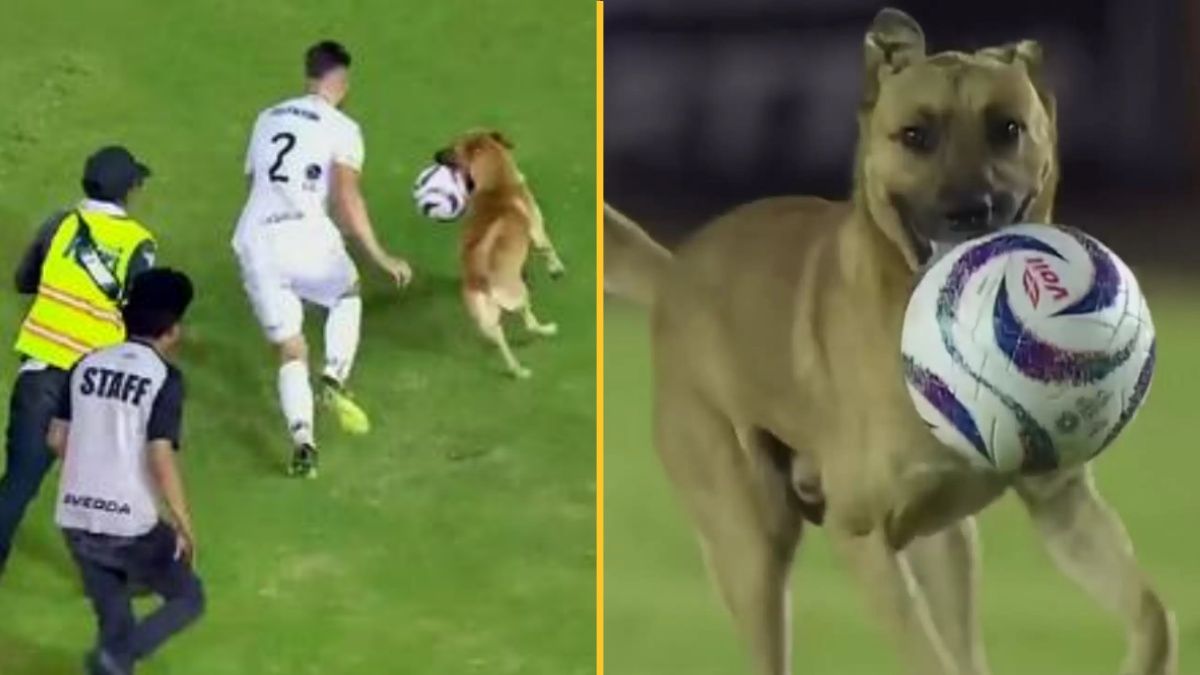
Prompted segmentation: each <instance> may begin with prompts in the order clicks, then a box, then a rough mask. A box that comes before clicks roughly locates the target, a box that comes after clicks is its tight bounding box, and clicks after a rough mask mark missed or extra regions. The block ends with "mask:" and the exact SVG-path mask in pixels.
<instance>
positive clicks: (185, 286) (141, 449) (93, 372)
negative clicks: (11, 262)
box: [47, 269, 204, 675]
mask: <svg viewBox="0 0 1200 675" xmlns="http://www.w3.org/2000/svg"><path fill="white" fill-rule="evenodd" d="M191 302H192V284H191V282H190V281H189V280H188V278H187V277H186V276H184V275H183V274H181V273H179V272H176V271H174V270H169V269H155V270H150V271H147V272H145V273H143V274H141V275H140V276H139V277H138V278H137V279H135V280H134V282H133V286H132V289H131V290H130V293H129V302H128V303H127V304H126V305H125V307H124V308H123V309H122V314H123V316H124V319H125V326H126V328H128V331H129V340H128V341H126V342H124V343H121V344H118V345H115V346H112V347H107V348H105V349H100V350H98V351H95V352H92V353H91V354H89V355H87V356H85V357H83V358H82V359H80V360H79V362H78V363H76V364H75V367H74V368H73V369H72V370H71V373H70V375H69V376H68V377H67V387H66V389H65V390H64V394H63V396H62V397H61V399H60V400H61V403H60V405H59V407H58V410H57V411H56V412H55V415H54V420H53V422H52V423H51V425H50V431H49V434H48V438H47V443H48V444H49V445H50V447H51V448H53V449H54V451H55V452H56V453H59V454H60V455H65V457H64V460H63V469H62V477H61V479H60V482H59V489H58V508H57V510H56V511H55V521H56V522H57V523H58V525H59V527H61V528H62V529H63V533H64V534H65V535H66V538H67V545H68V547H69V548H70V549H71V554H72V555H73V556H74V558H75V562H76V563H77V564H78V565H79V569H80V572H81V573H82V576H83V587H84V590H85V591H86V592H87V594H88V597H89V598H91V600H92V606H93V607H94V608H95V611H96V617H97V619H98V623H99V639H98V640H97V642H98V644H97V645H96V648H95V650H94V651H92V652H91V653H90V654H89V655H88V659H87V667H88V672H89V673H93V674H94V673H100V674H102V675H126V674H127V673H132V672H133V668H134V664H135V663H136V662H137V661H140V660H142V659H144V658H146V657H147V656H149V655H150V654H152V653H153V652H154V651H156V650H157V649H158V648H159V647H160V646H161V645H162V644H163V643H164V642H165V641H166V640H167V639H168V638H170V637H171V636H172V635H174V634H175V633H177V632H179V631H181V630H183V629H184V628H185V627H187V626H188V625H189V624H191V623H192V622H193V621H195V620H196V619H197V618H199V616H200V613H201V612H202V611H203V608H204V594H203V591H202V590H201V586H200V580H199V579H198V578H196V574H195V573H194V572H193V571H192V564H191V563H192V560H193V558H194V556H195V550H196V549H195V543H194V542H195V537H194V535H193V534H192V521H191V516H190V515H189V513H188V505H187V499H186V497H185V496H184V492H183V481H182V479H181V477H180V474H179V468H178V467H177V466H176V464H175V452H176V451H177V450H178V449H179V431H180V424H181V419H182V416H183V376H182V375H180V373H179V371H178V370H177V369H176V368H175V367H174V366H173V365H171V364H170V363H169V362H168V361H167V360H166V357H167V355H169V354H170V353H171V352H173V351H174V349H175V348H176V346H177V345H178V344H179V339H180V335H181V329H180V325H179V322H180V320H181V319H182V318H183V315H184V313H185V312H186V311H187V307H188V305H190V304H191ZM160 497H161V499H162V502H163V503H164V505H165V506H166V511H167V513H168V515H169V517H170V522H169V523H168V522H167V521H164V520H162V519H161V518H160V517H159V515H158V502H159V498H160ZM132 584H137V585H139V586H145V587H148V588H149V589H150V590H152V591H154V592H155V593H157V594H158V595H161V596H162V597H163V604H162V605H160V606H159V608H158V609H157V610H155V611H154V612H152V613H151V614H149V615H148V616H146V617H145V618H143V619H142V620H141V621H138V620H137V619H136V618H135V616H134V613H133V607H132V605H131V602H132V598H131V585H132Z"/></svg>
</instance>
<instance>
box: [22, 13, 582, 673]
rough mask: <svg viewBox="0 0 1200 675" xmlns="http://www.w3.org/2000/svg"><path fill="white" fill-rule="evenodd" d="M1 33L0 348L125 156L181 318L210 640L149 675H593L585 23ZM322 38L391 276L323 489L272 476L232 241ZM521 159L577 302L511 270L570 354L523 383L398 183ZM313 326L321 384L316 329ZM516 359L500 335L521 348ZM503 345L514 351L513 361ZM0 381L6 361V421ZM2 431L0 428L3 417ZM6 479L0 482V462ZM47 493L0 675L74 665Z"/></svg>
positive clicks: (261, 377)
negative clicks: (266, 111) (482, 334)
mask: <svg viewBox="0 0 1200 675" xmlns="http://www.w3.org/2000/svg"><path fill="white" fill-rule="evenodd" d="M2 8H3V11H2V12H0V44H4V45H5V55H4V57H3V59H0V88H2V89H3V90H4V91H5V92H6V96H5V102H4V104H3V105H0V281H2V282H3V287H0V337H2V338H3V341H4V342H5V343H6V344H7V342H8V340H9V339H11V338H12V337H14V336H15V332H16V327H17V322H18V320H19V317H20V314H21V312H22V311H23V308H24V306H25V303H24V301H23V300H22V299H20V298H17V297H16V296H15V295H14V294H13V293H12V291H11V288H10V285H9V284H10V283H11V282H10V281H9V279H10V278H11V274H12V271H13V269H14V265H15V263H16V259H17V256H18V255H19V254H20V252H21V251H22V250H23V248H24V246H25V245H26V243H27V242H28V240H29V238H30V237H31V236H32V234H33V231H34V228H35V227H36V225H37V224H38V223H39V222H40V221H41V220H42V219H43V218H44V217H45V216H46V215H47V214H48V213H49V212H51V211H52V210H54V209H56V208H59V207H61V206H63V205H69V204H71V203H72V202H73V201H74V200H76V199H77V198H78V197H79V187H78V179H79V172H80V170H81V167H82V163H83V158H84V157H85V156H86V155H87V154H88V153H90V152H91V151H92V150H94V149H95V148H96V147H99V146H100V145H102V144H105V143H108V142H113V141H120V142H123V143H126V144H128V145H129V147H130V148H132V149H133V150H134V151H135V152H136V153H137V154H139V156H141V157H143V158H144V159H145V161H146V162H147V163H149V164H150V165H151V167H152V168H153V169H154V172H155V175H154V177H153V178H152V179H151V181H150V184H149V185H148V187H147V189H146V191H145V193H144V194H143V195H142V200H141V201H140V202H139V203H137V204H136V206H135V208H134V212H135V214H136V215H138V216H140V217H141V218H142V219H143V220H144V221H145V222H146V223H148V224H150V225H151V226H152V227H153V229H155V230H156V231H157V232H158V233H159V235H160V243H161V261H162V262H163V263H165V264H169V265H172V266H178V267H181V268H183V269H185V270H187V271H188V272H189V273H191V274H192V275H193V276H194V277H195V278H196V281H197V283H198V293H199V294H198V298H197V302H196V304H195V305H194V307H193V310H192V313H191V316H190V319H189V321H188V328H187V332H188V344H187V345H186V347H185V351H184V354H183V358H182V367H183V369H184V371H185V374H186V377H187V382H188V389H189V399H188V408H187V410H186V422H185V427H186V429H185V446H186V447H185V450H184V452H183V454H182V456H181V457H182V461H183V462H184V465H185V473H186V481H187V484H188V488H189V493H190V498H191V503H192V508H193V511H194V517H195V520H196V526H197V532H198V536H199V568H200V571H201V574H202V576H203V577H204V579H205V581H206V583H207V587H208V595H209V607H208V614H207V616H205V617H204V619H203V620H202V621H201V622H200V623H199V624H198V625H197V626H196V627H195V628H194V629H193V630H191V631H189V632H187V633H185V634H184V635H183V636H181V637H180V638H179V639H178V640H177V641H175V642H172V643H171V644H169V645H168V646H167V648H166V650H165V652H164V653H163V654H162V655H161V657H160V658H157V659H155V660H154V661H152V662H151V663H150V664H149V665H148V666H147V667H146V668H144V669H142V670H140V671H139V672H146V673H149V674H151V675H153V674H154V673H171V674H172V675H188V674H195V675H226V674H229V675H232V674H242V673H246V674H251V673H252V674H254V675H262V674H269V673H287V674H289V675H291V674H303V673H313V674H316V673H321V674H327V673H328V674H337V675H342V674H350V675H355V674H358V673H364V674H371V675H375V674H378V673H396V672H405V673H446V674H461V675H468V674H472V673H489V674H494V673H523V674H524V673H535V674H540V673H544V674H546V675H550V674H553V675H563V674H564V673H566V674H578V673H589V672H594V625H595V624H594V622H595V600H594V598H595V593H594V585H593V579H594V574H593V570H594V565H595V536H594V531H595V530H594V525H595V521H594V512H595V508H594V505H595V498H596V495H595V482H594V467H595V458H594V455H593V448H594V430H595V412H594V411H595V344H596V342H595V339H596V334H595V312H594V307H595V304H594V297H595V295H594V293H595V291H594V288H595V285H594V283H595V265H594V259H595V251H594V241H595V239H594V229H593V227H594V222H595V216H594V214H595V198H596V197H595V184H596V181H595V159H596V157H595V147H596V146H595V133H594V132H595V72H596V71H595V49H594V44H595V43H594V36H595V23H594V22H595V14H594V10H593V8H592V7H591V6H589V5H586V4H583V3H565V2H559V1H555V0H540V1H539V2H522V3H511V2H502V1H500V0H453V1H451V0H441V1H440V2H434V3H428V2H427V3H419V4H413V3H396V2H390V1H386V0H350V1H347V2H318V1H316V0H260V1H258V2H253V3H244V2H233V1H231V0H199V1H198V2H188V3H182V2H165V3H164V2H150V1H148V0H146V1H140V0H113V1H111V2H104V3H92V2H82V1H74V2H4V3H2ZM330 36H332V37H336V38H337V39H340V40H342V41H344V42H345V43H346V44H347V45H348V46H349V48H350V50H351V52H352V53H353V56H354V59H355V64H354V74H353V85H352V93H351V95H350V99H349V102H348V106H347V107H348V111H349V112H350V113H351V114H352V115H353V116H355V117H356V118H357V119H358V120H359V122H360V123H361V124H362V126H363V129H364V131H365V134H366V139H367V162H366V170H365V174H364V183H365V192H366V194H367V197H368V200H369V202H370V204H371V207H372V215H373V217H374V222H375V225H376V229H377V231H378V233H379V235H380V237H381V239H382V240H383V241H384V242H385V243H386V244H387V245H388V247H389V248H391V249H393V250H394V251H396V252H398V253H400V254H402V255H404V256H405V257H407V258H408V259H409V260H410V261H411V262H412V264H413V266H414V268H415V270H416V281H415V282H414V284H413V286H412V287H411V288H410V289H408V290H407V291H405V292H403V293H398V292H396V291H395V290H394V289H392V288H390V287H389V286H388V284H387V283H386V282H385V281H384V279H383V278H382V275H380V274H379V273H377V272H376V271H375V270H374V269H372V268H371V267H369V266H368V265H361V271H362V273H363V279H364V284H365V296H366V316H365V320H364V321H365V325H364V342H363V346H362V350H361V356H360V361H359V363H358V366H357V369H356V374H355V376H354V377H353V378H352V381H351V386H352V387H353V388H354V389H355V391H356V392H357V393H358V395H359V397H360V399H361V401H362V402H363V403H364V405H365V407H366V408H367V409H368V411H369V412H370V413H371V414H372V417H373V422H374V425H375V428H374V430H373V431H372V433H371V434H370V435H369V436H367V437H365V438H361V439H360V438H348V437H345V436H342V435H341V434H339V433H338V431H337V430H336V429H335V427H334V425H333V424H331V420H330V419H328V418H322V419H320V420H319V422H318V425H319V426H320V427H321V429H320V431H319V435H320V438H321V440H322V441H323V446H322V447H323V450H324V453H323V466H322V472H321V477H320V478H319V479H318V480H317V481H315V482H300V481H294V480H290V479H287V478H286V477H285V476H284V475H283V468H284V461H285V458H286V457H287V452H288V448H287V442H286V434H285V433H284V431H283V424H282V422H281V420H280V417H279V412H278V410H277V404H276V400H275V377H276V366H275V361H274V356H273V355H272V353H271V352H270V350H269V349H268V347H267V345H266V344H265V342H264V341H263V339H262V337H261V332H260V330H259V328H258V326H257V325H256V324H255V322H254V320H253V318H252V315H251V313H250V309H249V306H248V304H247V302H246V300H245V299H244V297H243V294H242V289H241V284H240V281H239V279H238V273H237V269H236V265H235V263H234V260H233V256H232V252H231V251H230V248H229V245H228V240H229V236H230V234H231V232H232V226H233V223H234V219H235V218H236V217H237V214H238V212H239V210H240V208H241V205H242V200H243V198H244V196H245V181H244V178H243V177H242V176H241V166H242V159H243V156H244V151H245V142H246V138H247V135H248V133H249V127H250V125H251V123H252V122H253V119H254V115H255V114H256V113H257V112H258V111H259V110H260V109H261V108H263V107H264V106H266V105H268V104H270V103H272V102H274V101H276V100H279V99H282V98H283V97H285V96H288V95H292V94H293V93H294V92H295V91H296V90H297V89H298V87H300V86H301V85H302V71H301V54H302V52H303V50H304V49H305V48H306V47H307V46H308V45H309V44H311V43H312V42H314V41H316V40H318V39H321V38H325V37H330ZM475 125H494V126H496V127H499V128H501V129H503V130H504V131H505V132H506V133H508V134H509V135H510V136H511V137H512V138H513V139H514V140H515V141H516V144H517V156H518V159H519V161H520V163H521V166H522V168H523V170H524V172H525V173H526V175H527V176H528V177H529V179H530V181H531V183H532V185H533V187H534V190H535V192H536V194H537V195H538V197H539V199H540V202H541V205H542V208H543V209H544V211H545V213H546V216H547V220H548V226H549V228H550V232H551V235H552V236H553V237H554V238H555V240H556V243H557V244H558V246H559V250H560V252H561V253H562V255H563V257H564V259H565V261H566V263H567V266H568V275H567V277H566V278H565V279H564V280H562V281H560V282H557V283H552V282H550V281H548V280H547V277H546V275H545V273H544V272H543V271H542V269H541V268H540V267H537V268H536V269H531V275H532V283H533V285H534V287H535V291H534V292H535V295H534V298H535V302H536V303H537V305H538V307H539V310H540V311H539V315H540V316H543V317H545V318H546V319H547V320H555V321H557V322H558V323H559V325H560V328H561V331H562V332H561V334H560V336H559V337H558V338H557V339H555V340H553V341H547V342H536V341H528V340H525V339H524V338H521V339H520V340H519V342H520V343H521V346H520V347H518V350H519V354H520V356H521V357H522V358H523V359H524V360H525V361H526V363H527V365H529V366H530V367H531V368H532V369H533V370H534V379H533V380H532V381H530V382H527V383H515V382H513V381H511V380H509V379H507V378H506V377H505V376H504V375H503V373H502V370H501V368H500V365H499V359H498V358H497V357H496V354H495V352H494V349H492V348H491V347H490V346H488V345H486V344H484V343H483V342H482V341H481V340H480V339H478V338H477V337H476V331H475V328H474V327H473V325H472V324H471V322H470V321H469V320H468V319H467V318H466V316H465V314H464V312H463V310H462V308H461V304H460V300H459V297H458V290H457V283H458V282H457V276H458V271H457V250H456V247H457V236H458V229H457V228H456V227H453V226H444V225H435V224H433V223H431V222H428V221H424V220H422V219H420V218H419V217H418V216H417V215H416V212H415V210H414V209H413V206H412V204H411V200H410V197H409V190H410V186H411V183H412V180H413V178H414V177H415V175H416V173H417V171H418V169H419V168H420V167H422V166H423V165H424V164H425V163H426V162H427V161H428V160H429V159H430V158H431V155H432V152H433V151H434V150H435V149H436V148H438V147H441V146H442V145H443V144H444V143H445V142H446V141H447V139H448V138H449V137H450V136H451V135H452V134H454V133H457V132H459V131H461V130H463V129H465V128H468V127H471V126H475ZM316 318H317V317H316V316H313V317H311V318H310V321H309V328H310V340H312V342H311V344H313V345H314V356H317V354H318V353H319V349H316V348H315V346H316V345H319V344H320V340H319V336H320V328H321V322H320V321H317V320H314V319H316ZM518 334H520V331H519V329H518V330H516V331H514V332H513V335H514V336H515V335H518ZM514 341H516V340H514ZM16 365H17V364H16V359H15V357H14V356H13V354H12V353H11V351H10V350H9V349H8V348H7V347H5V348H3V349H0V399H3V400H4V401H5V402H6V401H7V400H8V394H9V387H10V386H11V383H12V379H13V377H14V374H15V370H16ZM0 416H4V417H6V416H5V415H3V414H2V413H0ZM0 461H2V460H0ZM56 476H57V474H56V473H55V474H52V477H51V478H50V479H49V480H48V481H47V483H46V484H45V486H44V487H43V491H42V494H41V496H40V498H39V499H38V501H37V502H36V507H35V508H34V509H33V510H32V511H31V513H30V514H29V516H28V518H27V520H26V525H25V527H24V528H23V531H22V533H21V535H20V536H19V538H18V541H17V544H16V547H15V552H14V557H13V558H12V559H11V560H10V565H9V569H8V573H7V575H6V576H5V577H4V579H3V580H2V581H0V673H4V675H58V674H61V673H76V672H79V670H80V664H81V661H82V655H83V652H84V650H85V649H86V648H87V647H89V646H90V642H91V638H92V632H93V629H92V617H91V613H90V609H89V607H88V605H87V602H86V600H85V599H84V597H83V595H82V592H81V590H80V588H79V582H78V580H77V576H78V575H77V572H76V570H75V569H74V567H73V565H72V564H71V563H70V561H69V559H68V557H67V553H66V550H65V547H64V546H63V544H62V543H61V540H60V538H59V535H58V534H57V532H55V531H54V528H53V526H52V516H51V509H52V506H53V504H52V502H53V500H54V498H53V494H54V492H55V489H56Z"/></svg>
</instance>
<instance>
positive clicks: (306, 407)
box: [279, 361, 313, 445]
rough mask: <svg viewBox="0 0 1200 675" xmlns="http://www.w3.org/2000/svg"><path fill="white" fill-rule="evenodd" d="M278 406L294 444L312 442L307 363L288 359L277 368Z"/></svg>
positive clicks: (311, 409)
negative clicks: (281, 409) (281, 410)
mask: <svg viewBox="0 0 1200 675" xmlns="http://www.w3.org/2000/svg"><path fill="white" fill-rule="evenodd" d="M279 406H280V407H281V408H283V417H284V419H285V420H287V425H288V431H290V432H291V434H292V442H293V443H295V444H296V445H303V444H305V443H307V444H309V445H312V444H313V391H312V383H311V382H309V379H308V364H307V363H305V362H303V361H288V362H287V363H285V364H283V366H282V367H280V369H279Z"/></svg>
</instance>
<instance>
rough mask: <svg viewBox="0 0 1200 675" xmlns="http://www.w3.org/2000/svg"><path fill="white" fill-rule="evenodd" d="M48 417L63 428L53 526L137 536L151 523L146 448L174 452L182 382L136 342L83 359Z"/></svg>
mask: <svg viewBox="0 0 1200 675" xmlns="http://www.w3.org/2000/svg"><path fill="white" fill-rule="evenodd" d="M68 387H69V391H68V394H67V395H65V396H63V400H62V404H61V407H60V409H59V410H58V412H57V413H56V415H55V416H56V417H58V418H59V419H63V420H66V421H69V422H70V431H69V432H68V434H67V451H66V458H65V459H64V461H63V467H62V476H61V478H60V481H59V491H58V506H57V509H56V511H55V522H57V523H58V525H59V526H60V527H63V528H67V529H74V530H84V531H87V532H92V533H95V534H107V535H113V536H120V537H137V536H140V535H143V534H145V533H146V532H149V531H150V530H151V529H152V528H153V527H154V526H155V524H156V523H157V522H158V520H159V516H158V491H157V489H156V488H155V486H154V483H153V482H152V478H151V475H150V466H149V458H148V455H147V443H148V442H149V441H152V440H169V441H171V443H172V444H173V445H174V446H175V448H177V449H178V447H179V431H180V423H181V417H182V408H183V377H182V375H180V373H179V371H178V370H176V369H175V368H174V367H173V366H171V365H170V364H168V363H167V362H166V361H164V360H163V358H162V357H161V356H160V355H159V354H158V352H157V351H155V350H154V348H153V347H151V346H149V345H147V344H144V343H141V342H136V341H130V342H125V343H122V344H119V345H116V346H113V347H109V348H106V349H101V350H99V351H96V352H92V353H91V354H89V355H87V356H85V357H83V358H82V359H80V360H79V362H78V363H77V364H75V367H74V368H73V369H72V370H71V376H70V378H69V383H68Z"/></svg>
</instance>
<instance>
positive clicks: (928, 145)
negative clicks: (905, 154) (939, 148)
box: [900, 126, 933, 153]
mask: <svg viewBox="0 0 1200 675" xmlns="http://www.w3.org/2000/svg"><path fill="white" fill-rule="evenodd" d="M900 143H901V144H903V145H904V147H906V148H908V149H909V150H912V151H913V152H921V153H926V152H929V151H930V150H932V149H933V135H932V134H931V133H929V130H928V129H926V128H925V127H918V126H911V127H904V128H903V129H901V130H900Z"/></svg>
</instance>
